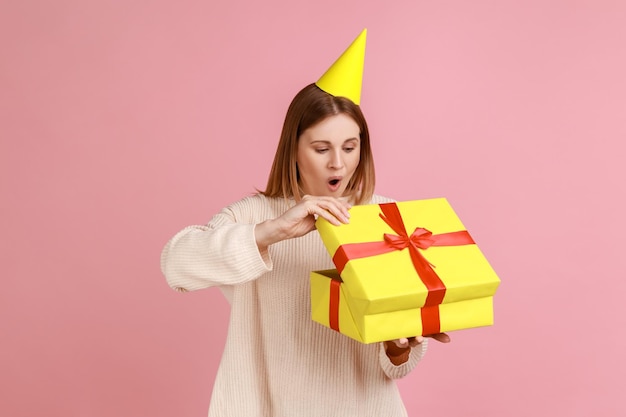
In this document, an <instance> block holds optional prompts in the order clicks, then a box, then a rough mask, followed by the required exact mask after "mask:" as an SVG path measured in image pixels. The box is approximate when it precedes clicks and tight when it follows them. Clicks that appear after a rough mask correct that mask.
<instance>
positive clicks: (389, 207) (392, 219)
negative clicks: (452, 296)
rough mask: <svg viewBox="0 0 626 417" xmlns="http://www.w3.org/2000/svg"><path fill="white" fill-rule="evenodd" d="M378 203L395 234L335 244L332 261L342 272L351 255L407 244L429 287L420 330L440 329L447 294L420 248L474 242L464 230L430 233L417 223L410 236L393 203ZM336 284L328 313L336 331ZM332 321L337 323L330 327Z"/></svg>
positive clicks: (363, 255)
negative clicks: (442, 306) (368, 240)
mask: <svg viewBox="0 0 626 417" xmlns="http://www.w3.org/2000/svg"><path fill="white" fill-rule="evenodd" d="M379 207H380V209H381V211H382V213H380V214H379V215H380V217H381V218H382V219H383V220H384V221H385V223H387V224H388V225H389V227H391V229H392V230H393V231H394V232H396V234H395V235H393V234H389V233H385V234H383V240H382V241H378V242H363V243H347V244H345V245H341V246H339V248H337V251H336V252H335V255H334V256H333V262H334V264H335V266H336V267H337V270H338V272H339V273H341V271H343V269H344V267H345V266H346V264H347V263H348V261H349V260H351V259H358V258H366V257H369V256H376V255H382V254H384V253H389V252H392V251H394V250H403V249H406V248H408V249H409V254H410V256H411V261H412V263H413V267H414V268H415V271H416V272H417V275H418V276H419V278H420V279H421V280H422V282H423V283H424V285H425V286H426V289H427V290H428V295H427V296H426V302H425V303H424V306H423V307H422V309H421V313H422V314H421V315H422V328H423V331H422V334H423V335H430V334H436V333H440V321H439V304H441V303H442V302H443V298H444V296H445V294H446V286H445V284H444V283H443V281H441V279H440V278H439V276H438V275H437V273H436V272H435V270H434V269H433V266H434V265H432V264H431V263H430V262H428V260H427V259H426V258H425V257H424V255H422V253H421V251H420V250H419V249H422V250H426V249H428V248H429V247H431V246H459V245H471V244H474V240H473V239H472V237H471V236H470V234H469V233H468V232H467V230H462V231H458V232H450V233H441V234H438V235H433V234H432V232H431V231H429V230H427V229H424V228H422V227H417V228H416V229H415V231H413V233H411V235H410V236H409V234H408V233H407V231H406V228H405V226H404V221H403V220H402V215H401V214H400V210H399V209H398V206H397V205H396V203H383V204H379ZM335 286H336V288H335V289H333V280H331V301H330V304H331V307H330V311H329V313H330V323H331V328H332V329H334V330H337V331H338V330H339V325H338V322H339V319H338V316H339V308H338V306H339V291H338V287H339V283H337V284H336V285H335ZM333 325H335V326H336V327H333Z"/></svg>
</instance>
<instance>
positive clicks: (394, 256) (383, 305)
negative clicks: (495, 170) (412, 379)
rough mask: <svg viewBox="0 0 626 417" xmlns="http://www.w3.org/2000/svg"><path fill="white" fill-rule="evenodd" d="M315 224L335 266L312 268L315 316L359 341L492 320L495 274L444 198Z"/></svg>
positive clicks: (370, 208)
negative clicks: (334, 222)
mask: <svg viewBox="0 0 626 417" xmlns="http://www.w3.org/2000/svg"><path fill="white" fill-rule="evenodd" d="M316 226H317V229H318V231H319V233H320V235H321V237H322V240H323V241H324V244H325V245H326V248H327V249H328V252H329V253H330V255H331V256H332V257H333V262H334V263H335V265H336V266H337V270H336V271H335V270H330V271H314V272H312V273H311V308H312V317H313V320H315V321H317V322H319V323H321V324H323V325H326V326H328V327H330V328H333V329H335V330H338V331H340V332H341V333H343V334H345V335H347V336H349V337H352V338H354V339H356V340H359V341H361V342H363V343H372V342H378V341H383V340H392V339H397V338H400V337H410V336H417V335H428V334H433V333H439V332H446V331H452V330H460V329H466V328H472V327H480V326H488V325H491V324H493V295H494V294H495V292H496V290H497V288H498V285H499V283H500V280H499V279H498V277H497V275H496V274H495V272H494V271H493V269H492V268H491V266H490V265H489V263H488V261H487V260H486V258H485V257H484V255H483V254H482V252H481V251H480V249H479V248H478V246H477V245H476V244H475V242H474V241H473V239H472V238H471V236H470V235H469V233H468V232H467V231H466V230H465V227H464V226H463V224H462V223H461V221H460V219H459V218H458V216H457V215H456V213H455V212H454V210H453V209H452V207H451V206H450V204H449V203H448V201H447V200H446V199H445V198H438V199H430V200H416V201H407V202H399V203H384V204H372V205H364V206H355V207H353V208H352V209H351V210H350V223H349V224H342V225H340V226H333V225H332V224H330V223H329V222H327V221H326V220H324V219H322V218H319V219H318V220H317V223H316Z"/></svg>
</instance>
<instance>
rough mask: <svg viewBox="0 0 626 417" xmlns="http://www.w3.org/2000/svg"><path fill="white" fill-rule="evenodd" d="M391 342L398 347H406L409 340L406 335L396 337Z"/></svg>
mask: <svg viewBox="0 0 626 417" xmlns="http://www.w3.org/2000/svg"><path fill="white" fill-rule="evenodd" d="M393 343H395V345H396V346H397V347H399V348H406V347H409V340H408V339H407V338H406V337H402V338H400V339H396V340H394V341H393Z"/></svg>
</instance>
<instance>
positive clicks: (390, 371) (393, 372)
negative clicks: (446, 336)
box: [378, 339, 428, 379]
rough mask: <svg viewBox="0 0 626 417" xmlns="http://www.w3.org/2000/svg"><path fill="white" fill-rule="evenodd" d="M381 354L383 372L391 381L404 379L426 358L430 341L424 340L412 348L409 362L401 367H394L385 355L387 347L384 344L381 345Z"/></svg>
mask: <svg viewBox="0 0 626 417" xmlns="http://www.w3.org/2000/svg"><path fill="white" fill-rule="evenodd" d="M379 345H380V349H379V350H380V352H379V355H378V357H379V360H380V366H381V367H382V368H383V372H384V373H385V375H387V376H388V377H389V378H391V379H398V378H403V377H404V376H406V375H407V374H408V373H409V372H411V371H412V370H413V368H415V366H416V365H417V363H418V362H419V361H420V360H421V359H422V358H423V357H424V354H425V353H426V348H427V347H428V339H424V341H423V342H422V343H421V344H419V345H418V346H416V347H414V348H411V352H410V354H409V360H408V361H406V362H405V363H403V364H401V365H398V366H396V365H394V364H393V363H391V361H390V360H389V357H387V354H386V353H385V345H384V343H379Z"/></svg>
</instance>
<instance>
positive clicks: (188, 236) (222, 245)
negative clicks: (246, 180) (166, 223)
mask: <svg viewBox="0 0 626 417" xmlns="http://www.w3.org/2000/svg"><path fill="white" fill-rule="evenodd" d="M254 229H255V224H253V223H250V224H247V223H239V222H238V219H237V218H236V215H235V213H234V212H233V210H232V209H231V208H228V207H227V208H225V209H223V210H222V211H221V212H220V213H218V214H217V215H215V216H214V217H213V219H211V221H210V222H209V224H207V225H206V226H189V227H186V228H184V229H183V230H181V231H180V232H178V233H177V234H176V235H174V237H172V238H171V239H170V240H169V242H167V244H166V245H165V247H164V248H163V251H162V252H161V271H162V272H163V274H164V275H165V278H166V280H167V283H168V284H169V286H170V287H172V288H173V289H175V290H177V291H194V290H199V289H202V288H207V287H211V286H221V285H234V284H240V283H243V282H247V281H251V280H254V279H257V278H258V277H260V276H261V275H262V274H264V273H265V272H267V271H271V270H272V267H273V265H272V259H271V257H270V255H269V253H268V252H267V251H264V252H263V253H261V252H260V251H259V248H258V246H257V244H256V239H255V236H254Z"/></svg>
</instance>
